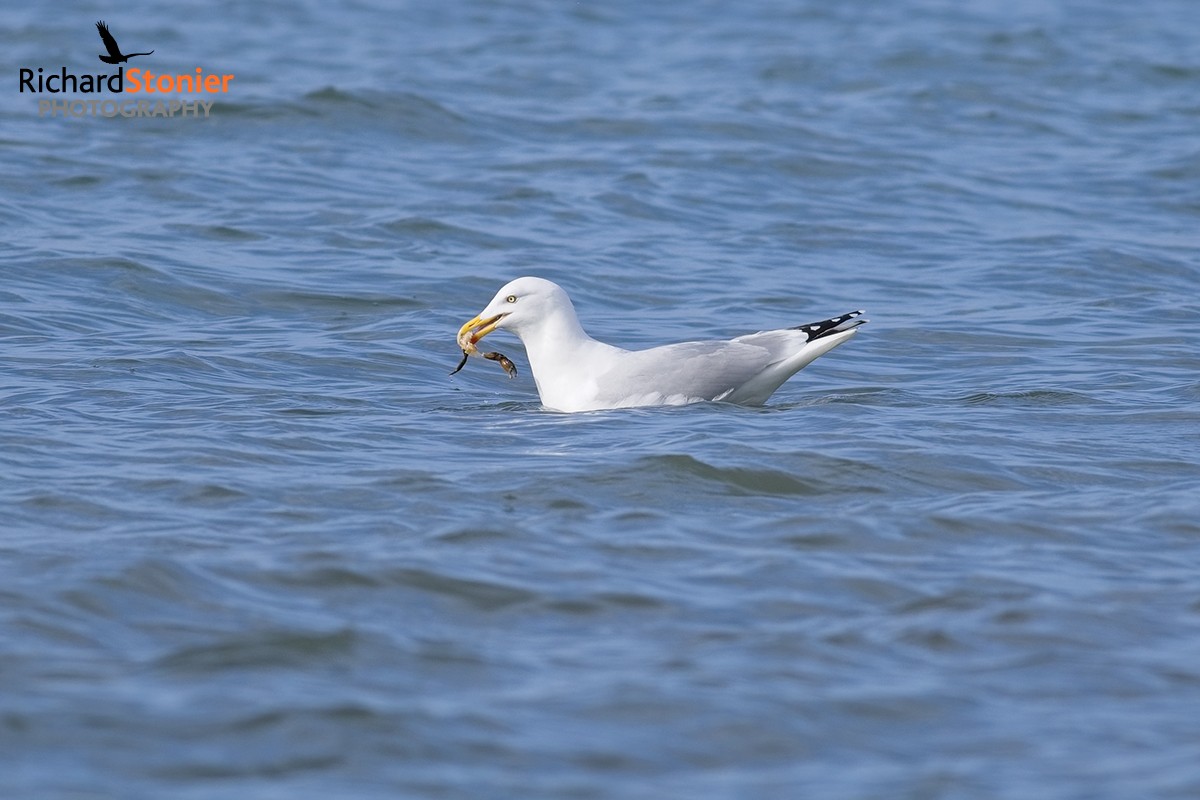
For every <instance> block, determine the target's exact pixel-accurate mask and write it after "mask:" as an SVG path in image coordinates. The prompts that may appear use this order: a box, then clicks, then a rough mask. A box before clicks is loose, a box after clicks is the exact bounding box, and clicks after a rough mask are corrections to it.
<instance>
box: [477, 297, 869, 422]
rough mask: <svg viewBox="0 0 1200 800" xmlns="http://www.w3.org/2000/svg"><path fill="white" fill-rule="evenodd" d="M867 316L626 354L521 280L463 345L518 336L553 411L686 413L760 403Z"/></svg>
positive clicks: (565, 304) (564, 305)
mask: <svg viewBox="0 0 1200 800" xmlns="http://www.w3.org/2000/svg"><path fill="white" fill-rule="evenodd" d="M861 314H862V312H861V311H854V312H851V313H849V314H843V315H842V316H840V317H834V318H833V319H829V320H824V321H822V322H815V323H812V324H809V325H801V326H799V327H797V328H787V329H783V330H773V331H763V332H761V333H751V334H748V335H746V336H739V337H737V338H736V339H730V340H727V341H709V342H684V343H682V344H669V345H664V346H662V347H652V348H650V349H648V350H623V349H621V348H619V347H613V346H612V345H609V344H605V343H604V342H599V341H597V340H595V339H593V338H592V337H591V336H588V334H587V332H586V331H584V329H583V326H581V325H580V324H579V318H578V316H576V314H575V306H574V305H572V303H571V299H570V298H569V297H567V293H566V292H565V291H563V289H562V287H560V286H559V285H558V284H556V283H553V282H551V281H548V280H545V279H544V278H532V277H526V278H517V279H516V280H515V281H512V282H510V283H508V284H506V285H505V286H504V287H503V288H501V289H500V291H498V292H497V293H496V296H495V297H494V298H492V301H491V302H490V303H488V305H487V307H486V308H484V309H483V311H481V312H480V313H479V315H478V316H476V317H475V318H474V319H472V320H470V321H469V322H467V323H466V324H465V325H463V326H462V328H461V329H460V330H459V336H458V340H459V344H460V345H461V346H462V347H463V348H464V350H465V351H468V352H471V354H472V355H475V354H476V352H477V351H475V348H474V344H475V342H477V341H479V340H480V339H482V338H483V337H484V336H487V335H488V334H489V333H491V332H492V331H494V330H506V331H510V332H512V333H514V334H516V335H517V337H518V338H520V339H521V341H522V343H524V345H525V352H526V354H527V355H528V356H529V368H530V370H531V371H532V372H533V379H534V381H535V382H536V383H537V388H538V394H539V395H540V396H541V400H542V405H544V406H545V407H546V408H549V409H553V410H555V411H593V410H597V409H605V408H627V407H632V406H657V405H683V404H685V403H696V402H701V401H704V400H722V401H725V402H730V403H742V404H745V405H761V404H762V403H764V402H765V401H766V400H767V398H768V397H770V396H771V395H772V394H773V393H774V392H775V390H776V389H778V388H779V387H780V386H781V385H782V384H783V382H784V381H786V380H787V379H788V378H790V377H791V376H792V375H794V374H796V373H797V372H799V371H800V370H801V369H803V368H804V367H805V366H807V365H808V364H810V363H811V362H812V361H813V360H814V359H816V358H817V357H819V356H821V355H824V354H825V353H827V352H829V351H830V350H832V349H833V348H835V347H837V346H838V345H840V344H842V343H843V342H845V341H846V340H848V339H849V338H850V337H852V336H854V334H855V333H857V332H858V331H857V327H858V326H859V325H862V324H863V323H865V322H866V320H865V319H859V318H858V317H859V316H860V315H861Z"/></svg>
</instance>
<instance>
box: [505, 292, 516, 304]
mask: <svg viewBox="0 0 1200 800" xmlns="http://www.w3.org/2000/svg"><path fill="white" fill-rule="evenodd" d="M504 302H506V303H515V302H517V296H516V295H515V294H510V295H509V296H508V297H506V298H504Z"/></svg>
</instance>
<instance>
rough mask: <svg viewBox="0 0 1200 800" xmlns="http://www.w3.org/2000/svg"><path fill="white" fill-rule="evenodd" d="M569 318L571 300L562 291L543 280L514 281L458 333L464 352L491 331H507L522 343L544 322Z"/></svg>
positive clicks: (573, 313) (572, 316)
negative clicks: (564, 317)
mask: <svg viewBox="0 0 1200 800" xmlns="http://www.w3.org/2000/svg"><path fill="white" fill-rule="evenodd" d="M564 314H566V315H568V316H569V317H570V319H572V320H574V318H575V309H574V307H573V306H572V305H571V299H570V298H569V297H567V293H566V292H565V291H563V289H562V287H561V286H559V285H558V284H557V283H554V282H553V281H548V280H546V279H545V278H531V277H526V278H517V279H516V280H514V281H510V282H508V283H506V284H505V285H504V286H502V287H501V288H500V291H498V292H496V296H495V297H493V298H492V301H491V302H490V303H488V304H487V306H486V307H485V308H484V309H483V311H480V312H479V314H478V316H476V317H475V318H473V319H471V320H469V321H468V322H467V323H466V324H464V325H463V326H462V327H461V328H459V330H458V343H459V345H460V346H461V347H462V348H463V349H464V350H466V349H469V348H468V346H467V345H472V346H473V345H474V344H475V343H476V342H478V341H479V340H480V339H482V338H483V337H485V336H487V335H488V334H489V333H491V332H492V331H494V330H507V331H511V332H512V333H515V334H516V335H517V336H519V337H521V338H522V339H524V338H525V335H528V334H530V333H532V332H533V331H534V330H536V329H537V328H538V327H539V326H541V325H544V324H545V323H546V322H547V321H549V320H553V319H556V318H558V317H561V316H562V315H564Z"/></svg>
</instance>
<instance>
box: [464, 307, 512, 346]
mask: <svg viewBox="0 0 1200 800" xmlns="http://www.w3.org/2000/svg"><path fill="white" fill-rule="evenodd" d="M506 316H507V315H506V314H497V315H496V316H494V317H488V318H487V319H484V318H483V317H475V318H473V319H471V320H470V321H468V322H467V323H466V324H465V325H463V326H462V327H461V328H459V329H458V346H459V347H461V348H462V349H463V350H470V349H472V348H473V347H474V346H475V343H476V342H478V341H479V340H480V339H482V338H483V337H485V336H487V335H488V334H489V333H491V332H492V331H494V330H496V325H498V324H499V323H500V320H502V319H504V318H505V317H506Z"/></svg>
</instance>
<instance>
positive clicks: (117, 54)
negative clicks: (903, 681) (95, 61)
mask: <svg viewBox="0 0 1200 800" xmlns="http://www.w3.org/2000/svg"><path fill="white" fill-rule="evenodd" d="M96 30H98V31H100V39H101V40H102V41H103V42H104V47H105V49H107V50H108V55H106V56H100V60H101V61H103V62H104V63H105V64H120V63H122V62H124V61H129V59H131V58H133V57H134V56H148V55H150V54H151V53H153V52H154V51H153V50H151V51H150V53H130V54H129V55H125V54H124V53H122V52H121V48H120V47H118V46H117V40H116V39H114V38H113V35H112V34H111V33H109V32H108V26H107V25H105V24H104V21H103V20H101V21H100V22H97V23H96Z"/></svg>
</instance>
